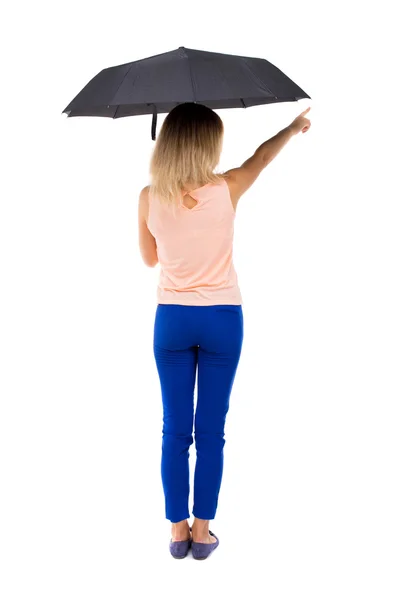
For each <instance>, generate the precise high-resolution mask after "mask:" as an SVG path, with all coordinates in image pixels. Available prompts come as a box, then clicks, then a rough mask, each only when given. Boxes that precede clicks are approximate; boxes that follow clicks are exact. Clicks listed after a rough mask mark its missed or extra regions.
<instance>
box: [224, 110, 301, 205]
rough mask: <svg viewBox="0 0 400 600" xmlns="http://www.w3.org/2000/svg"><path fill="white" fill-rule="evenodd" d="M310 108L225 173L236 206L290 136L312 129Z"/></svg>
mask: <svg viewBox="0 0 400 600" xmlns="http://www.w3.org/2000/svg"><path fill="white" fill-rule="evenodd" d="M310 108H311V107H308V108H307V109H306V110H305V111H303V112H302V113H300V115H299V116H298V117H296V118H295V119H294V121H293V122H292V123H291V124H290V125H289V126H288V127H285V128H284V129H282V130H281V131H280V132H279V133H277V134H276V135H274V136H273V137H272V138H270V139H269V140H267V141H266V142H264V143H263V144H261V146H259V147H258V148H257V150H256V151H255V152H254V154H253V156H251V157H250V158H248V159H247V160H246V161H245V162H244V163H243V164H242V165H241V166H240V167H237V168H236V169H230V170H229V171H226V173H224V177H225V178H226V181H227V183H228V186H229V190H230V193H231V199H232V203H233V206H234V208H236V206H237V203H238V202H239V198H240V197H241V196H242V195H243V194H244V193H245V192H246V191H247V190H248V189H249V188H250V187H251V186H252V185H253V183H254V182H255V180H256V179H257V177H258V176H259V175H260V173H261V171H263V169H265V167H266V166H267V165H268V164H269V163H270V162H271V161H272V160H273V159H274V158H275V156H277V155H278V154H279V152H280V151H281V150H282V148H283V147H284V146H285V145H286V144H287V143H288V141H289V140H290V138H291V137H292V136H294V135H296V134H298V133H299V132H300V131H302V132H303V133H305V132H306V131H308V130H309V129H310V126H311V121H310V120H309V119H307V118H306V116H305V115H306V114H307V113H308V111H309V110H310Z"/></svg>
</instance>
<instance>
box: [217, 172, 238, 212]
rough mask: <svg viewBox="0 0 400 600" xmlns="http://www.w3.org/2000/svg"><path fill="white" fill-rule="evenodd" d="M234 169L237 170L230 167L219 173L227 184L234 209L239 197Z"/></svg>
mask: <svg viewBox="0 0 400 600" xmlns="http://www.w3.org/2000/svg"><path fill="white" fill-rule="evenodd" d="M236 171H238V169H230V170H229V171H225V173H221V177H222V178H223V179H225V181H226V183H227V185H228V189H229V193H230V196H231V201H232V204H233V208H234V209H235V210H236V207H237V204H238V202H239V198H240V196H239V194H238V186H237V179H236Z"/></svg>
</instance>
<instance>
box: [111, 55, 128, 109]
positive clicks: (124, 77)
mask: <svg viewBox="0 0 400 600" xmlns="http://www.w3.org/2000/svg"><path fill="white" fill-rule="evenodd" d="M131 69H132V64H131V66H130V67H129V69H128V70H127V72H126V73H125V75H124V76H123V78H122V81H121V83H120V84H119V86H118V88H117V91H116V92H115V94H114V96H113V100H114V98H115V96H116V95H117V94H118V92H119V90H120V87H121V85H122V84H123V83H124V81H125V79H126V76H127V75H128V73H129V71H130V70H131ZM110 104H111V105H112V102H111V103H110ZM118 106H119V104H117V108H116V110H115V113H114V115H113V119H115V115H116V114H117V110H118Z"/></svg>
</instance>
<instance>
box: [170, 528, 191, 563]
mask: <svg viewBox="0 0 400 600" xmlns="http://www.w3.org/2000/svg"><path fill="white" fill-rule="evenodd" d="M191 533H192V528H191V527H190V534H191ZM191 545H192V537H190V538H189V539H188V540H185V541H184V542H173V541H170V543H169V551H170V553H171V555H172V556H173V557H174V558H185V557H186V556H187V555H188V552H189V550H190V547H191Z"/></svg>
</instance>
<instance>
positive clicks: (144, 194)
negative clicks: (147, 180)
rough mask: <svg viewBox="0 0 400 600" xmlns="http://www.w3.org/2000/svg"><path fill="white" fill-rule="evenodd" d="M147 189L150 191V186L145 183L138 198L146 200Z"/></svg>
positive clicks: (147, 196)
mask: <svg viewBox="0 0 400 600" xmlns="http://www.w3.org/2000/svg"><path fill="white" fill-rule="evenodd" d="M149 191H150V186H149V185H146V187H144V188H143V189H142V191H141V192H140V196H139V198H140V199H141V200H148V198H149Z"/></svg>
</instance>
